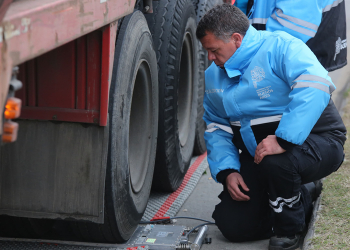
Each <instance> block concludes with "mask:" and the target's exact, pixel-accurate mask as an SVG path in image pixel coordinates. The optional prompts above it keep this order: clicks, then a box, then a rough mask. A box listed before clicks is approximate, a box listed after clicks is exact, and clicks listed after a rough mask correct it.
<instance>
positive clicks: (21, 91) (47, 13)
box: [0, 0, 218, 243]
mask: <svg viewBox="0 0 350 250" xmlns="http://www.w3.org/2000/svg"><path fill="white" fill-rule="evenodd" d="M216 3H218V1H216V0H160V1H156V0H0V56H1V60H0V83H1V88H0V109H1V110H3V115H2V116H0V134H1V137H2V146H1V148H0V164H1V168H0V236H6V237H43V236H45V235H46V234H47V232H48V231H50V230H51V229H52V226H53V224H54V222H55V221H58V220H62V221H67V222H68V223H69V225H70V226H71V228H72V230H73V231H74V232H75V233H76V234H77V236H78V237H79V238H80V239H82V240H85V241H93V242H110V243H120V242H125V241H126V240H128V239H129V238H130V236H131V235H132V233H133V232H134V230H135V229H136V227H137V225H138V223H139V221H140V220H141V218H142V215H143V213H144V211H145V208H146V205H147V201H148V198H149V195H150V191H151V189H152V190H156V191H163V192H171V191H174V190H176V189H177V187H178V186H179V185H180V184H181V181H182V179H183V177H184V175H185V173H186V171H187V169H188V167H189V164H190V160H191V157H192V155H193V154H197V155H198V154H202V153H204V152H205V151H206V148H205V143H204V139H203V134H204V130H205V124H204V121H203V120H202V115H203V112H204V110H203V105H202V102H203V96H204V70H205V68H206V67H207V66H208V64H209V62H208V60H207V56H206V52H205V50H204V49H203V48H202V47H201V44H200V43H199V42H198V40H197V39H196V36H195V31H196V26H197V23H198V21H199V19H200V18H201V16H203V15H204V13H205V12H206V11H207V10H208V9H210V8H211V7H213V6H214V5H215V4H216Z"/></svg>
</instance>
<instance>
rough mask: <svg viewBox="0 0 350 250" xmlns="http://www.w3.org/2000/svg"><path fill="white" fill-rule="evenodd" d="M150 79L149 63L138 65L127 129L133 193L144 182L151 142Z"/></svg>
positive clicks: (139, 189)
mask: <svg viewBox="0 0 350 250" xmlns="http://www.w3.org/2000/svg"><path fill="white" fill-rule="evenodd" d="M152 99H153V98H152V79H151V73H150V68H149V65H148V63H147V62H146V61H142V62H141V63H140V65H139V67H138V70H137V74H136V78H135V85H134V90H133V96H132V103H131V112H130V130H129V169H130V179H131V186H132V190H133V192H134V193H138V192H140V191H141V189H142V186H143V184H144V182H145V178H146V174H147V168H148V162H149V155H150V150H151V142H152V136H153V135H152V116H153V114H152Z"/></svg>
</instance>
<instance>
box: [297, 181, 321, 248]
mask: <svg viewBox="0 0 350 250" xmlns="http://www.w3.org/2000/svg"><path fill="white" fill-rule="evenodd" d="M322 182H323V181H322ZM321 199H322V193H321V195H320V196H319V197H318V198H317V199H316V201H315V203H314V209H313V211H312V216H311V219H310V223H309V228H308V230H307V233H306V235H305V238H304V244H303V247H302V248H301V249H302V250H309V249H310V247H311V240H312V238H313V237H314V234H315V222H316V219H317V212H318V210H319V209H320V206H321Z"/></svg>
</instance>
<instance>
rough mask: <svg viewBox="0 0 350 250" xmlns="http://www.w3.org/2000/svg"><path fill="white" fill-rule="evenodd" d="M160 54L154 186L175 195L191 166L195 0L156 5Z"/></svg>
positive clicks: (152, 21)
mask: <svg viewBox="0 0 350 250" xmlns="http://www.w3.org/2000/svg"><path fill="white" fill-rule="evenodd" d="M146 19H147V21H148V25H149V27H150V30H151V33H152V36H153V42H154V45H155V48H156V50H157V51H156V52H157V61H158V78H159V100H160V102H159V124H158V126H159V130H158V142H157V157H156V166H155V171H154V179H153V185H152V188H153V189H154V190H159V191H170V192H172V191H175V190H176V189H177V188H178V187H179V186H180V184H181V182H182V180H183V178H184V176H185V174H186V171H187V169H188V167H189V165H190V160H191V157H192V153H193V145H194V138H195V125H196V118H197V91H198V41H197V40H196V35H195V34H196V28H197V25H196V14H195V10H194V6H193V4H192V2H191V0H177V1H175V0H162V1H154V2H153V14H147V15H146Z"/></svg>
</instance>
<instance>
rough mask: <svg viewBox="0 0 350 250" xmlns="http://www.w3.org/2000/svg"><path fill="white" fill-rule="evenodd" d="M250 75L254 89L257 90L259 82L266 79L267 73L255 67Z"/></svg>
mask: <svg viewBox="0 0 350 250" xmlns="http://www.w3.org/2000/svg"><path fill="white" fill-rule="evenodd" d="M250 74H251V75H252V80H253V85H254V88H257V87H258V82H261V81H262V80H264V78H265V71H264V70H263V69H262V68H260V67H258V66H255V67H254V69H252V70H251V71H250Z"/></svg>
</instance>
